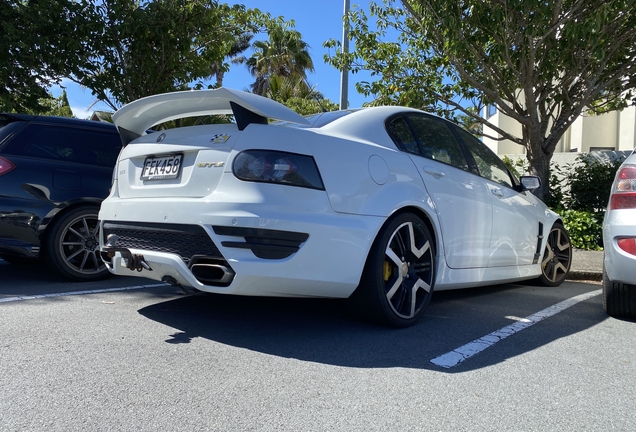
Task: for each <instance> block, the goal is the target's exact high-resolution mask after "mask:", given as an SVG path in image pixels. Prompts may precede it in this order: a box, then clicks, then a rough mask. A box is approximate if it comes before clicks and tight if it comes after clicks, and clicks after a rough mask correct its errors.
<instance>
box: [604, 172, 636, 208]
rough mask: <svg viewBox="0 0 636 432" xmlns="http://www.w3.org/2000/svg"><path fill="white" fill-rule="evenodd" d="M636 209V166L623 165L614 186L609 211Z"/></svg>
mask: <svg viewBox="0 0 636 432" xmlns="http://www.w3.org/2000/svg"><path fill="white" fill-rule="evenodd" d="M633 208H636V165H623V166H622V167H621V168H620V169H619V170H618V172H617V173H616V178H615V179H614V183H613V184H612V194H611V195H610V202H609V210H622V209H633Z"/></svg>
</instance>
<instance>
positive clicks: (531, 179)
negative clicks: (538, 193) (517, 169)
mask: <svg viewBox="0 0 636 432" xmlns="http://www.w3.org/2000/svg"><path fill="white" fill-rule="evenodd" d="M519 182H520V183H521V191H522V192H523V191H533V190H535V189H539V188H540V187H541V179H540V178H539V177H537V176H521V178H520V179H519Z"/></svg>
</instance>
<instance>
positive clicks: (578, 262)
mask: <svg viewBox="0 0 636 432" xmlns="http://www.w3.org/2000/svg"><path fill="white" fill-rule="evenodd" d="M567 279H568V280H577V281H580V280H589V281H601V280H603V251H588V250H583V249H573V250H572V265H571V266H570V272H569V273H568V276H567Z"/></svg>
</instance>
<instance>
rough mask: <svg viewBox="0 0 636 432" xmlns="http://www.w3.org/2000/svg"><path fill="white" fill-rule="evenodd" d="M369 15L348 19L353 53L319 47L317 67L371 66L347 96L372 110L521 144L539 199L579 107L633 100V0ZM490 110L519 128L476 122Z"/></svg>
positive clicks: (443, 2)
mask: <svg viewBox="0 0 636 432" xmlns="http://www.w3.org/2000/svg"><path fill="white" fill-rule="evenodd" d="M369 10H370V17H367V14H366V13H365V12H364V10H362V9H354V10H353V11H352V12H351V13H350V14H349V16H348V17H347V19H348V21H349V24H350V32H349V34H350V36H351V38H352V40H353V42H354V43H355V50H354V51H352V52H350V53H342V52H340V42H338V41H336V40H329V41H327V42H325V46H326V47H329V48H333V49H334V50H335V52H334V54H332V55H327V56H326V57H325V60H326V61H327V62H328V63H330V64H332V65H334V66H335V67H337V68H339V69H342V68H344V67H348V68H349V70H351V71H352V72H353V73H356V72H358V71H361V70H366V71H369V72H370V73H371V76H372V77H373V79H374V80H375V81H371V82H365V81H363V82H360V83H358V84H357V89H358V91H359V92H360V93H362V94H364V95H365V96H373V97H374V98H375V101H374V102H373V103H374V104H389V105H405V106H410V107H415V108H422V109H425V110H427V111H431V112H435V113H437V114H440V115H442V116H444V117H447V118H450V119H452V120H457V119H458V115H460V114H461V115H465V116H468V117H470V118H472V119H474V120H475V121H476V122H478V123H480V124H482V125H487V126H488V127H490V128H491V129H492V130H493V131H494V132H495V134H499V135H500V137H501V138H505V139H509V140H511V141H512V142H515V143H517V144H520V145H523V146H525V147H526V148H527V150H528V151H527V156H528V162H529V167H530V172H531V173H533V174H534V175H538V176H539V177H540V178H541V180H542V183H543V185H544V187H543V188H542V190H541V191H540V196H542V197H543V196H545V195H547V194H548V190H547V189H546V188H545V185H547V184H548V183H549V162H550V159H551V157H552V154H553V153H554V150H555V147H556V145H557V144H558V142H559V139H560V138H561V137H562V136H563V134H564V133H565V131H566V130H567V129H568V128H569V127H570V125H571V124H572V123H573V122H574V120H575V119H576V118H577V117H578V116H579V115H580V114H581V112H583V111H587V110H592V111H595V112H606V111H608V110H613V109H618V108H622V107H624V106H626V105H629V104H633V103H634V98H635V91H634V90H635V89H636V79H633V76H634V74H633V65H634V64H635V63H636V50H634V46H636V8H635V7H634V6H633V1H629V0H587V1H574V0H568V1H558V2H556V1H554V2H553V1H547V2H546V1H543V0H509V1H482V0H465V1H461V2H457V1H455V0H426V1H423V0H401V1H398V0H384V1H383V3H382V4H377V3H373V2H372V3H371V4H370V6H369ZM489 104H496V105H497V107H498V109H499V110H500V112H501V114H503V115H505V116H508V117H510V118H512V119H514V120H516V121H518V122H519V123H520V124H521V129H522V133H521V134H520V135H519V136H517V135H513V134H512V133H510V132H508V131H506V130H503V129H500V128H498V127H497V126H496V125H494V124H492V123H489V121H488V119H486V118H484V117H481V116H480V115H479V113H481V112H483V111H482V110H481V108H482V107H484V106H486V105H489ZM464 123H466V121H464ZM495 138H498V137H495Z"/></svg>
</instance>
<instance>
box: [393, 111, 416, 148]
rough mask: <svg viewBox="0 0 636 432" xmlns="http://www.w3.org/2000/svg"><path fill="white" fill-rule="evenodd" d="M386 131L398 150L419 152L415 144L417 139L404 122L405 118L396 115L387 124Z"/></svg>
mask: <svg viewBox="0 0 636 432" xmlns="http://www.w3.org/2000/svg"><path fill="white" fill-rule="evenodd" d="M387 132H388V133H389V136H390V137H391V139H392V140H393V142H394V143H395V145H397V146H398V148H399V149H400V150H402V151H405V152H408V153H413V154H420V149H419V147H418V146H417V140H416V139H415V137H414V136H413V134H412V133H411V128H410V127H409V125H408V123H406V120H404V117H398V118H396V119H393V120H391V123H389V124H388V125H387Z"/></svg>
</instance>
